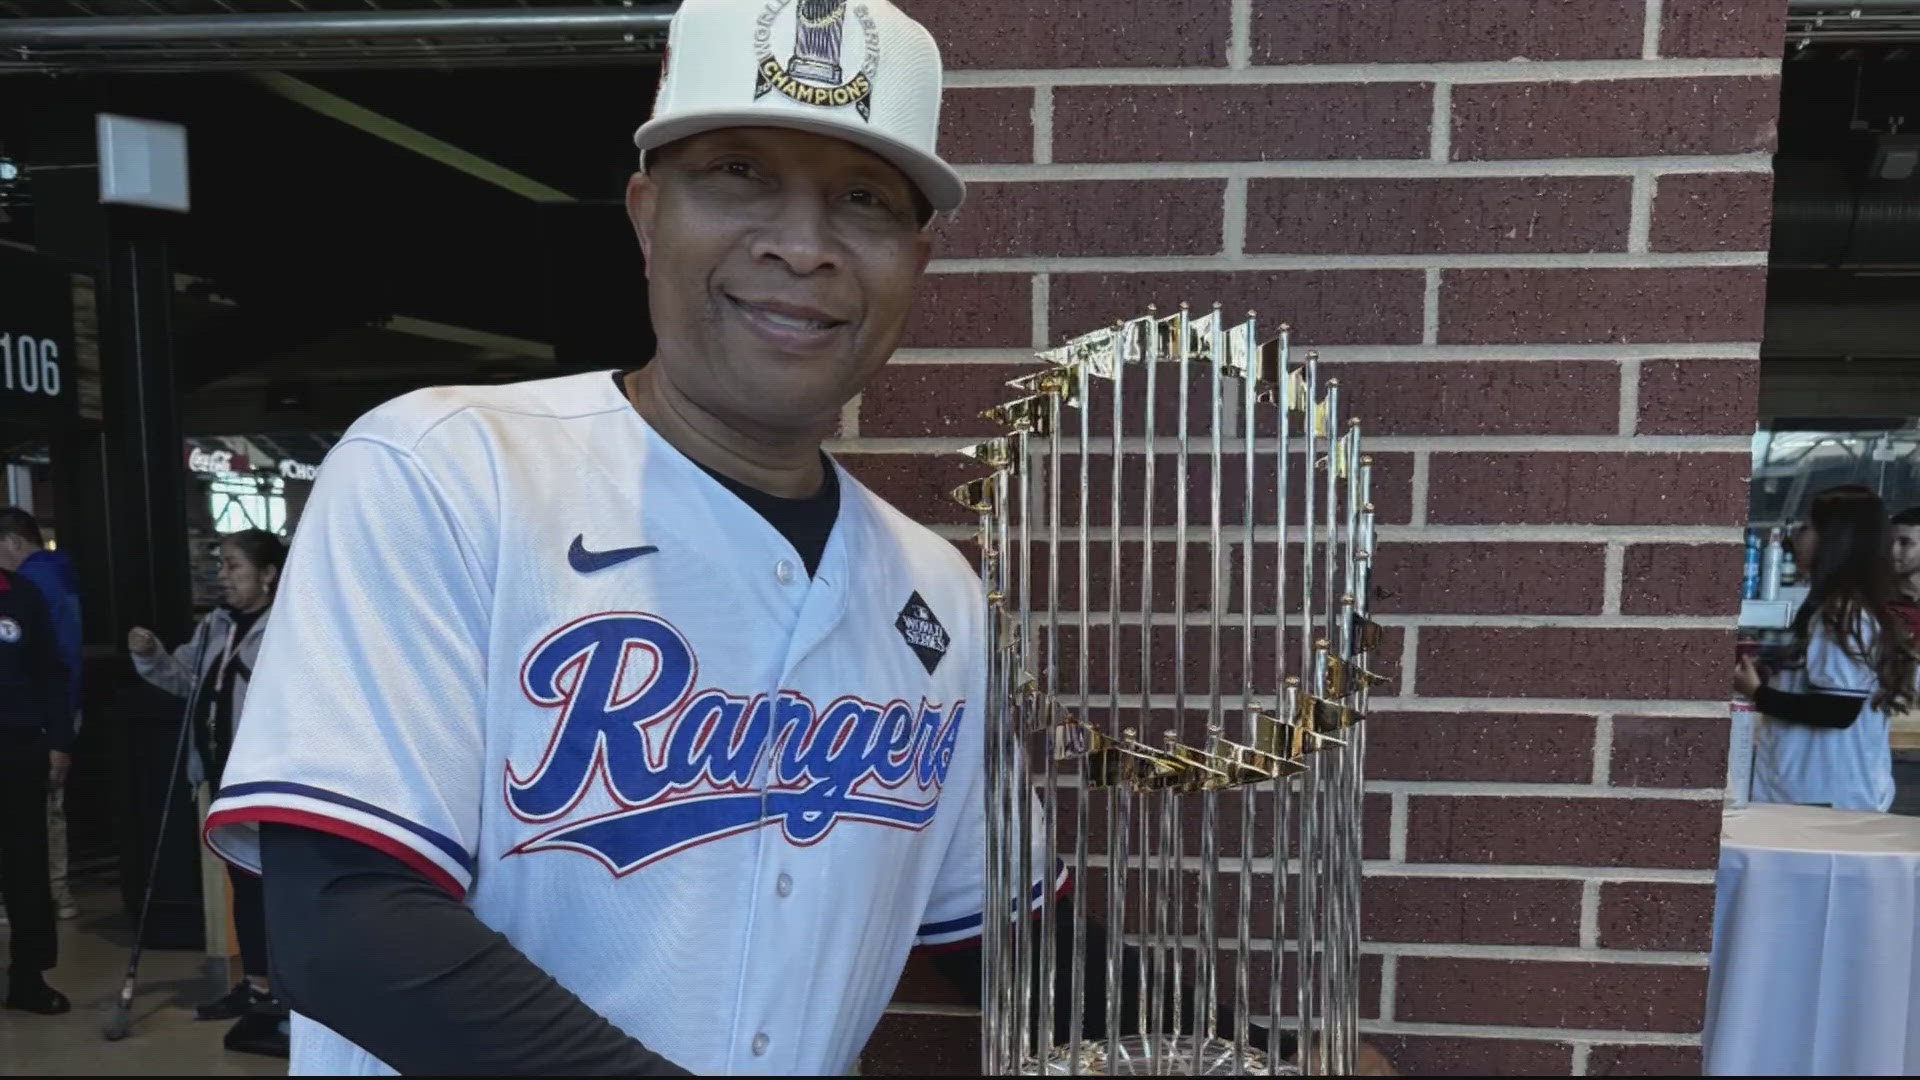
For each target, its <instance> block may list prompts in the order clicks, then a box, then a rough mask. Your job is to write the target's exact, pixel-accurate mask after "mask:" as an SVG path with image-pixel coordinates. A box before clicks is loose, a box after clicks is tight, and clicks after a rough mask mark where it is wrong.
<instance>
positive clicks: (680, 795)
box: [208, 0, 1064, 1075]
mask: <svg viewBox="0 0 1920 1080" xmlns="http://www.w3.org/2000/svg"><path fill="white" fill-rule="evenodd" d="M670 58H671V60H670V63H669V65H668V67H667V70H666V71H665V72H664V73H663V76H662V83H661V87H660V93H659V96H658V100H657V102H656V106H655V112H654V115H653V117H652V119H651V120H650V121H649V122H648V123H647V124H645V125H644V126H643V127H641V128H640V129H639V131H638V132H637V133H636V136H635V141H636V144H637V145H638V147H639V149H640V150H641V151H642V159H641V171H640V172H639V173H638V174H636V175H635V176H634V177H633V179H632V181H631V183H630V185H629V188H628V192H627V205H628V209H629V212H630V216H631V218H632V223H633V228H634V232H635V234H636V237H637V240H638V243H639V244H640V246H641V247H642V249H643V250H644V252H645V254H646V265H647V278H648V284H649V289H648V303H649V305H650V309H651V314H652V318H653V325H654V329H655V332H656V336H657V339H658V341H659V346H658V351H657V352H656V354H655V355H654V356H653V357H651V358H650V359H649V360H648V362H646V363H645V364H644V365H641V366H639V367H638V368H637V369H636V370H607V371H599V372H593V373H588V374H582V375H577V376H571V377H563V378H557V379H549V380H542V381H535V382H528V383H520V384H515V385H510V386H500V387H452V388H440V389H434V390H428V391H422V392H418V393H415V394H410V395H408V396H406V397H403V398H400V399H397V400H395V401H393V402H390V403H388V404H386V405H384V406H382V407H380V408H378V409H376V410H374V411H373V412H371V413H369V414H368V415H366V416H365V417H362V418H361V419H360V420H359V421H358V422H356V423H355V425H354V426H353V427H352V429H351V430H350V431H349V432H348V433H347V434H346V436H345V437H344V438H343V439H342V441H341V442H340V443H339V445H338V446H337V447H336V448H335V449H334V451H333V452H332V454H331V455H330V456H329V458H328V460H327V463H326V468H325V469H324V470H323V471H322V472H321V474H320V477H321V478H320V480H319V481H318V483H317V485H316V487H315V489H314V491H313V493H312V497H311V499H310V501H309V503H308V505H307V508H306V511H305V513H304V516H303V519H302V522H301V524H300V528H299V530H298V533H297V535H296V538H295V540H294V542H293V546H292V550H291V555H290V559H289V562H288V565H287V567H286V570H285V574H284V579H283V585H282V589H281V593H280V597H279V599H278V601H277V603H276V607H275V615H274V622H273V625H272V627H271V628H270V629H269V630H268V633H267V636H266V638H265V641H264V642H263V645H262V649H261V653H260V656H259V659H258V662H257V664H256V670H255V672H254V675H253V682H252V684H251V688H250V693H249V695H248V698H247V709H246V714H245V716H244V718H243V720H242V721H241V723H240V724H239V731H240V735H239V738H238V740H237V742H236V745H235V747H234V749H233V751H232V755H231V759H230V762H229V764H228V766H227V770H226V773H225V775H224V777H223V783H224V787H223V788H222V790H221V791H220V793H219V796H218V799H217V801H216V803H215V805H214V807H213V809H212V812H211V813H210V815H209V818H208V836H209V841H210V843H211V844H212V845H213V847H214V849H215V850H216V851H218V852H220V853H221V854H222V855H223V856H225V857H226V858H228V859H230V860H232V861H233V862H235V863H237V864H238V865H240V866H242V867H245V868H247V869H250V870H254V871H256V872H260V871H264V891H265V896H266V901H267V929H268V935H269V941H270V949H269V951H270V954H271V957H272V966H273V977H274V983H275V988H276V991H277V992H278V993H279V994H280V995H281V996H282V997H283V998H284V999H285V1000H286V1002H287V1003H288V1005H289V1006H290V1008H291V1009H292V1011H293V1018H292V1025H293V1030H292V1062H291V1068H292V1071H293V1072H294V1073H297V1074H335V1075H338V1074H375V1073H385V1072H389V1071H392V1070H398V1071H400V1072H403V1073H415V1072H425V1073H434V1074H492V1075H519V1074H543V1075H575V1074H623V1075H670V1074H685V1073H686V1072H688V1071H692V1072H695V1073H703V1074H705V1073H789V1074H803V1075H820V1074H836V1073H845V1072H847V1071H848V1069H849V1067H850V1066H851V1065H852V1064H853V1062H854V1060H855V1058H856V1056H857V1055H858V1053H859V1052H860V1050H861V1048H862V1047H863V1046H864V1045H865V1043H866V1041H867V1038H868V1036H869V1035H870V1034H871V1032H872V1031H873V1028H874V1026H875V1024H876V1023H877V1022H878V1021H879V1019H880V1016H881V1013H882V1011H883V1009H884V1008H885V1006H886V1004H887V1002H888V1000H889V998H890V997H891V995H892V992H893V989H894V987H895V985H896V983H897V982H898V980H899V977H900V974H901V971H902V969H903V967H904V965H905V962H906V959H907V956H908V953H909V951H910V950H912V949H913V948H915V947H916V946H954V945H956V944H957V945H960V946H962V947H963V951H964V946H965V945H966V943H968V942H969V941H975V940H977V938H978V935H979V932H980V923H981V916H982V912H981V904H982V899H983V891H984V890H983V884H984V869H983V859H984V851H983V846H984V825H985V817H984V811H985V799H984V795H983V783H984V781H983V768H984V764H983V758H984V753H983V744H982V729H983V721H982V714H983V712H984V710H985V702H984V701H983V696H984V694H985V693H986V685H985V670H986V660H985V652H984V649H985V644H984V642H983V641H982V630H983V622H984V611H983V608H984V603H983V598H982V597H981V596H980V594H979V590H978V579H977V576H976V574H975V572H974V569H973V568H972V567H971V566H969V565H968V564H967V562H966V561H965V559H964V558H963V557H962V556H961V555H960V554H959V553H958V551H957V550H956V549H955V548H954V547H953V546H952V545H951V544H949V543H948V542H946V541H945V540H943V539H941V538H939V537H938V536H937V535H935V534H934V533H932V532H930V531H928V530H927V529H925V528H923V527H921V526H919V525H917V524H915V523H914V522H912V521H910V520H909V519H908V518H907V517H905V516H904V515H903V514H901V513H900V512H899V511H897V510H896V509H894V508H893V507H891V506H889V505H888V504H887V503H885V502H884V501H882V500H881V499H880V498H879V497H878V496H876V495H875V494H874V493H873V492H871V491H869V490H868V489H867V488H866V487H864V486H863V485H861V484H860V483H859V482H858V481H856V480H855V479H854V478H853V477H851V476H850V475H848V474H847V473H846V472H844V471H843V470H842V469H841V468H840V467H839V466H838V465H837V464H836V463H835V462H833V461H832V460H831V459H830V458H829V457H828V456H827V455H826V454H825V453H823V451H822V448H821V447H822V442H823V440H825V439H826V438H828V437H829V436H831V434H832V433H833V432H834V430H835V428H836V425H837V423H838V419H839V416H840V412H841V409H842V407H843V406H844V405H845V404H846V402H847V401H849V400H850V399H851V398H852V397H853V396H854V395H856V394H857V393H859V392H860V390H861V388H862V387H863V386H865V385H866V383H867V382H868V380H869V379H871V378H872V377H873V375H874V374H875V372H877V371H878V370H879V369H880V368H881V366H882V365H884V364H885V363H886V362H887V360H888V358H889V357H890V356H891V355H892V353H893V351H894V349H895V347H896V346H897V345H898V343H899V341H900V337H901V333H902V331H903V328H904V327H905V325H906V322H907V318H908V312H909V308H910V301H911V299H912V297H913V296H914V294H915V291H916V289H917V287H918V284H919V282H920V279H921V275H922V272H923V271H924V269H925V267H926V264H927V261H928V258H929V254H930V250H931V243H932V241H931V235H930V232H929V225H930V222H931V219H932V216H933V215H934V214H935V213H937V212H940V211H945V210H951V209H954V208H955V207H957V206H958V205H960V203H961V200H962V197H963V194H964V192H963V187H962V185H961V182H960V180H959V178H958V176H957V175H956V174H955V173H954V171H953V170H952V168H950V167H949V166H948V165H947V164H946V163H945V162H943V161H942V160H941V159H940V158H939V157H938V155H937V153H936V149H935V135H936V133H937V131H938V128H939V116H940V99H941V63H940V56H939V51H938V49H937V47H936V45H935V43H934V42H933V40H932V38H931V37H930V36H929V35H928V34H927V32H926V31H925V30H924V29H923V28H922V27H921V26H919V25H918V24H917V23H915V22H913V21H912V20H910V19H909V18H908V17H907V16H905V15H904V14H902V13H901V12H900V11H898V10H897V9H895V8H894V7H892V6H891V5H890V4H888V3H886V2H884V0H863V2H860V3H847V2H846V0H764V2H758V3H747V2H743V0H687V2H686V3H684V4H683V5H682V6H681V8H680V10H679V12H678V14H677V15H676V16H675V19H674V22H673V28H672V31H671V33H670ZM1036 865H1037V866H1039V865H1041V863H1040V862H1039V861H1036ZM1062 885H1064V875H1063V874H1062V873H1061V871H1060V869H1059V868H1058V867H1057V866H1056V867H1049V868H1045V869H1043V870H1042V872H1041V873H1040V874H1039V875H1037V878H1036V881H1035V882H1034V889H1035V893H1036V896H1037V895H1039V893H1040V892H1041V891H1042V890H1045V889H1048V888H1058V887H1061V886H1062ZM971 970H972V971H973V972H974V973H975V974H974V975H973V979H974V980H975V986H976V988H977V971H978V968H977V966H975V967H973V968H972V969H971Z"/></svg>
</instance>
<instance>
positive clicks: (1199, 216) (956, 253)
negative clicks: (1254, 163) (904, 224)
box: [935, 180, 1226, 259]
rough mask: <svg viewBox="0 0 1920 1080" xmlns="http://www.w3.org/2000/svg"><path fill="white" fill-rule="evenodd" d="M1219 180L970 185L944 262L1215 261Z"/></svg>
mask: <svg viewBox="0 0 1920 1080" xmlns="http://www.w3.org/2000/svg"><path fill="white" fill-rule="evenodd" d="M1225 198H1226V182H1225V181H1224V180H1060V181H1051V182H1047V183H1037V184H999V183H975V184H973V185H972V186H971V187H970V189H969V191H968V193H967V204H966V205H965V206H964V207H962V208H961V209H960V210H959V212H958V214H957V215H956V217H955V218H954V220H953V222H952V224H950V225H946V226H943V227H941V229H940V235H939V238H938V240H937V241H936V246H935V250H936V252H937V253H938V254H939V255H940V256H941V257H943V258H949V259H974V258H1007V257H1012V256H1045V255H1055V256H1094V255H1216V254H1218V253H1219V252H1220V247H1221V228H1222V225H1221V215H1222V213H1223V212H1224V206H1225V203H1224V201H1223V200H1224V199H1225Z"/></svg>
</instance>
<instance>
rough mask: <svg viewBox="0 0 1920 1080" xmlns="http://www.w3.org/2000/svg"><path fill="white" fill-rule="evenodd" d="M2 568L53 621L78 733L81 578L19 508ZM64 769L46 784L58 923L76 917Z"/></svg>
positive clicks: (7, 529)
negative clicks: (29, 586) (36, 594)
mask: <svg viewBox="0 0 1920 1080" xmlns="http://www.w3.org/2000/svg"><path fill="white" fill-rule="evenodd" d="M0 569H4V570H11V571H13V572H15V573H17V574H19V575H20V576H21V577H24V578H26V579H27V580H28V581H31V582H33V584H34V585H35V586H36V587H37V588H38V589H39V590H40V597H41V599H43V600H45V601H46V604H47V608H48V612H49V614H50V615H51V616H52V617H53V632H54V636H55V638H56V639H57V640H58V643H59V646H60V656H61V659H62V660H64V661H65V662H66V665H67V674H68V696H67V700H68V701H70V702H71V703H72V704H73V732H74V735H75V736H78V735H79V733H80V702H81V697H80V670H81V648H82V645H81V642H82V637H81V626H80V575H79V573H78V572H77V571H76V570H75V569H74V567H73V560H72V559H69V558H67V556H66V554H65V553H64V552H59V551H48V550H47V545H46V539H45V538H44V537H43V536H42V534H41V532H40V523H39V522H37V521H35V520H34V519H33V515H32V514H30V513H28V512H27V511H25V510H23V509H21V508H20V507H17V506H9V507H5V508H4V509H0ZM66 793H67V785H66V769H65V767H64V766H62V767H57V768H56V769H55V770H54V772H53V775H52V776H51V777H49V780H48V785H47V857H48V859H49V860H50V864H49V867H48V872H49V874H50V877H51V879H52V882H53V905H54V912H55V914H56V915H58V916H59V917H60V918H62V919H74V918H78V917H79V915H80V907H79V905H77V904H75V903H74V902H73V892H72V890H71V889H70V888H69V887H68V885H67V794H66Z"/></svg>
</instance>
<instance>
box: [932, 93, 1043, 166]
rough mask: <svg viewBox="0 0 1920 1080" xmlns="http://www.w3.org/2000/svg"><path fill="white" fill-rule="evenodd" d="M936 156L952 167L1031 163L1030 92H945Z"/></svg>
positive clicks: (1031, 124)
mask: <svg viewBox="0 0 1920 1080" xmlns="http://www.w3.org/2000/svg"><path fill="white" fill-rule="evenodd" d="M940 156H941V157H944V158H946V159H947V160H948V161H950V162H952V163H953V164H955V165H973V164H980V163H984V162H1028V161H1032V160H1033V91H1032V90H1030V89H1028V88H1027V87H1024V86H1016V87H997V86H996V87H982V88H977V89H976V88H971V87H968V88H962V89H949V90H948V91H947V92H946V100H944V101H943V102H941V108H940Z"/></svg>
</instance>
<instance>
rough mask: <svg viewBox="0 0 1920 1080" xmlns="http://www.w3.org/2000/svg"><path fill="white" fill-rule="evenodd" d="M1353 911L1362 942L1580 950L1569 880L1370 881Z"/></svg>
mask: <svg viewBox="0 0 1920 1080" xmlns="http://www.w3.org/2000/svg"><path fill="white" fill-rule="evenodd" d="M1360 911H1361V915H1362V921H1363V922H1364V923H1365V926H1366V939H1367V940H1368V941H1406V942H1422V943H1444V944H1455V943H1458V944H1465V945H1578V944H1580V883H1579V882H1577V881H1533V880H1508V881H1494V880H1489V879H1484V878H1451V877H1450V878H1412V877H1400V876H1398V875H1394V876H1390V877H1370V878H1368V879H1366V883H1365V886H1364V887H1363V889H1362V891H1361V899H1360Z"/></svg>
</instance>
